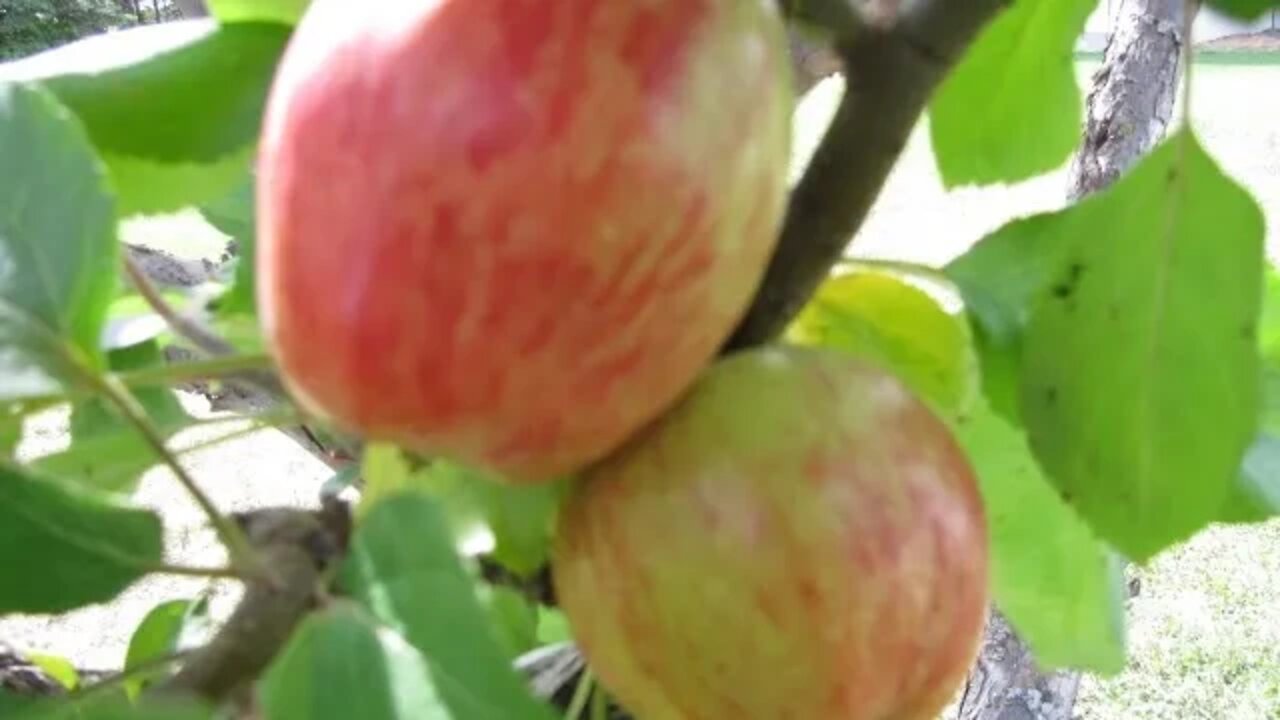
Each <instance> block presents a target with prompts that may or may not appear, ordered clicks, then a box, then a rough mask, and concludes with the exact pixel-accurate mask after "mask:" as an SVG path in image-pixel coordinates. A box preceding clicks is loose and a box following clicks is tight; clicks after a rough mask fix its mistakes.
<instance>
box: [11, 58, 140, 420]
mask: <svg viewBox="0 0 1280 720" xmlns="http://www.w3.org/2000/svg"><path fill="white" fill-rule="evenodd" d="M0 167H3V168H4V172H3V173H0V402H3V401H5V400H14V399H19V398H22V397H23V396H31V395H45V394H51V393H55V392H58V391H60V390H62V389H64V388H65V387H66V386H68V385H71V384H73V383H74V382H75V381H76V379H77V378H78V375H79V373H80V372H81V369H80V368H81V366H83V367H87V368H100V367H102V365H103V361H102V357H101V353H100V352H99V351H98V338H99V335H100V333H101V331H102V327H103V323H104V322H105V319H106V313H107V306H108V304H109V303H110V302H111V297H112V294H113V292H114V290H115V286H116V271H115V267H116V266H115V263H116V261H117V255H116V253H117V252H118V249H117V245H116V242H115V214H114V208H113V205H112V199H111V196H110V194H109V193H108V190H107V187H106V182H105V179H104V176H103V172H102V168H101V166H100V164H99V163H98V161H97V159H96V158H95V157H94V154H93V148H92V147H90V145H89V143H88V139H87V138H86V137H85V135H84V132H83V131H82V130H81V129H80V127H79V125H78V124H77V123H76V121H75V118H74V117H73V116H71V114H70V113H68V112H67V111H66V109H65V108H63V107H60V106H59V105H58V103H57V101H56V100H54V99H53V98H52V97H51V96H50V95H48V94H47V93H46V92H44V91H41V90H38V89H35V88H30V87H25V86H21V85H11V84H0Z"/></svg>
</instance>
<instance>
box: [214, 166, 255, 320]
mask: <svg viewBox="0 0 1280 720" xmlns="http://www.w3.org/2000/svg"><path fill="white" fill-rule="evenodd" d="M254 193H255V184H254V178H253V176H251V175H250V176H248V177H247V178H246V179H245V181H244V182H242V183H240V184H239V185H238V186H236V188H235V190H234V191H232V192H231V193H228V194H227V195H226V196H224V197H221V198H218V199H217V200H216V201H213V202H210V203H206V204H204V205H203V206H201V208H200V212H201V214H203V215H204V218H205V220H207V221H208V222H209V224H211V225H213V226H214V227H215V228H217V229H218V230H219V231H221V232H222V233H223V234H225V235H227V236H228V237H230V238H232V239H233V240H235V242H236V248H237V252H236V269H235V282H234V284H233V285H232V286H231V289H230V290H229V291H227V293H226V294H225V295H223V296H222V297H221V298H219V299H218V313H219V314H220V315H224V316H225V315H236V314H241V313H247V314H249V315H253V314H255V312H256V309H257V298H256V288H255V286H254V282H255V280H254V273H253V270H254V259H255V252H254V247H255V242H254V241H255V238H256V237H257V235H256V224H255V223H256V215H255V207H256V205H255V195H254Z"/></svg>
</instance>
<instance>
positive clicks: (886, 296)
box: [787, 264, 980, 414]
mask: <svg viewBox="0 0 1280 720" xmlns="http://www.w3.org/2000/svg"><path fill="white" fill-rule="evenodd" d="M926 287H927V288H928V289H925V288H926ZM931 293H932V294H931ZM951 294H952V291H951V288H950V287H949V286H948V285H944V284H942V283H939V282H938V279H937V278H934V277H929V276H927V275H925V274H924V273H923V272H920V271H917V272H915V273H909V272H907V270H905V269H889V268H881V267H876V266H875V265H874V264H850V265H849V266H847V269H845V270H843V271H841V272H840V273H839V274H836V275H834V276H832V277H830V278H828V279H827V280H826V281H825V282H824V283H823V284H822V285H821V286H820V287H819V288H818V292H817V293H816V294H815V295H814V297H813V299H812V300H811V301H810V302H809V303H808V304H807V305H806V306H805V308H804V309H803V310H802V311H801V312H800V314H799V315H798V316H797V317H796V319H795V321H794V322H793V323H792V325H791V326H790V327H789V328H788V330H787V339H788V340H790V341H792V342H795V343H798V344H803V345H820V346H823V347H828V348H834V349H838V350H845V351H849V352H854V353H857V354H859V355H862V356H864V357H867V358H869V359H871V360H873V361H875V362H877V363H878V364H880V365H882V366H884V367H886V368H888V369H889V370H890V371H892V372H894V373H895V374H896V375H898V377H900V378H901V379H902V380H903V381H904V382H905V383H906V384H907V385H908V386H909V387H911V389H912V390H913V391H915V392H916V393H917V394H919V395H920V396H921V397H923V398H925V399H926V400H927V401H929V402H930V403H931V404H932V405H933V406H934V407H935V409H938V410H940V411H943V412H946V413H950V414H954V413H957V412H962V411H964V410H966V409H968V408H969V406H970V405H971V404H972V403H973V401H974V400H975V399H976V397H977V394H978V392H979V391H980V380H979V371H978V361H977V357H976V356H975V355H974V353H973V352H972V350H971V339H970V334H969V327H968V324H967V323H966V322H965V320H964V317H963V316H962V315H960V314H959V313H958V312H955V313H952V312H948V311H947V309H946V308H944V307H943V306H942V305H941V304H940V299H941V298H942V297H944V296H948V298H949V296H950V295H951ZM935 296H938V298H939V299H935ZM949 299H951V304H952V306H953V307H954V308H955V309H956V310H957V311H958V310H959V300H958V298H949Z"/></svg>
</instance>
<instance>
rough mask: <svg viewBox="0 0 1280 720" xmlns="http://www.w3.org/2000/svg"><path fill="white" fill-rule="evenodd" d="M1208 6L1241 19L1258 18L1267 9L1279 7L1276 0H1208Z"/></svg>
mask: <svg viewBox="0 0 1280 720" xmlns="http://www.w3.org/2000/svg"><path fill="white" fill-rule="evenodd" d="M1205 4H1206V5H1208V6H1209V7H1211V8H1213V9H1215V10H1220V11H1222V12H1223V13H1225V14H1227V15H1231V16H1233V17H1236V18H1239V19H1241V20H1249V21H1254V20H1258V19H1260V18H1261V17H1262V16H1263V14H1264V13H1266V12H1267V11H1268V10H1272V9H1275V8H1280V2H1277V0H1208V1H1207V2H1206V3H1205Z"/></svg>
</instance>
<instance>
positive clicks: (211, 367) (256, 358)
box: [114, 354, 272, 387]
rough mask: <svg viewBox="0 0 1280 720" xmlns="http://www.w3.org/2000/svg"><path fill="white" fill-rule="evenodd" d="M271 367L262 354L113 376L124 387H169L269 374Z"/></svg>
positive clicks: (223, 358)
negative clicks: (246, 374)
mask: <svg viewBox="0 0 1280 720" xmlns="http://www.w3.org/2000/svg"><path fill="white" fill-rule="evenodd" d="M271 367H272V362H271V358H270V356H268V355H264V354H254V355H221V356H216V357H210V358H206V359H204V360H190V361H185V362H180V363H173V364H171V365H155V366H151V367H145V368H139V369H137V370H129V371H125V372H119V373H114V375H115V376H116V377H117V378H119V379H120V381H121V382H123V383H124V384H125V385H127V386H129V387H138V386H140V385H168V384H170V383H179V382H185V381H190V380H216V379H218V378H221V377H224V376H227V375H235V374H237V373H243V372H248V371H253V370H268V369H270V368H271Z"/></svg>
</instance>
